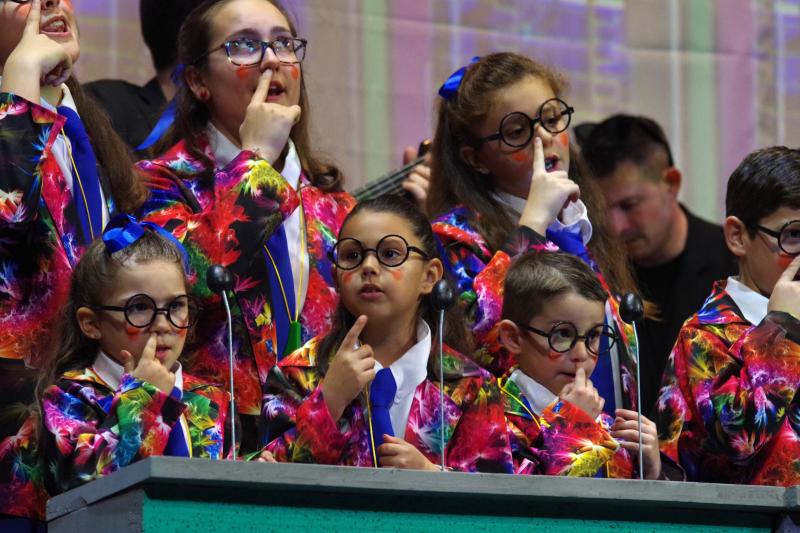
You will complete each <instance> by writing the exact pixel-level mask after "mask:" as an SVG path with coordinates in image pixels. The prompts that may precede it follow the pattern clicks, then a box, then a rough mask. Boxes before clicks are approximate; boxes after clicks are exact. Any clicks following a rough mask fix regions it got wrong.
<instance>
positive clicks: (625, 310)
mask: <svg viewBox="0 0 800 533" xmlns="http://www.w3.org/2000/svg"><path fill="white" fill-rule="evenodd" d="M619 316H620V318H622V320H624V321H625V322H627V323H628V324H630V325H631V326H633V342H634V344H635V345H636V419H637V421H638V423H639V479H644V462H643V458H644V452H643V450H642V384H641V381H642V380H641V371H640V367H641V361H640V360H639V335H638V333H637V332H636V323H637V322H641V321H642V320H644V305H643V304H642V299H641V298H639V296H637V295H636V294H633V293H631V292H629V293H628V294H626V295H624V296H623V297H622V300H621V301H620V304H619Z"/></svg>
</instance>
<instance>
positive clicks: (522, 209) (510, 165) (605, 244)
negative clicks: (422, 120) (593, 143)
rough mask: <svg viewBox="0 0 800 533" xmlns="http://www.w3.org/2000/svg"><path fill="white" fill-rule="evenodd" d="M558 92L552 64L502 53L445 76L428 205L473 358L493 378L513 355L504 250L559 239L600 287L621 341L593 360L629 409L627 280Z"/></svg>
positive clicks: (614, 401)
mask: <svg viewBox="0 0 800 533" xmlns="http://www.w3.org/2000/svg"><path fill="white" fill-rule="evenodd" d="M565 91H566V80H565V79H564V78H563V76H562V75H560V74H559V73H558V72H556V71H555V70H553V69H552V68H550V67H548V66H546V65H543V64H541V63H538V62H536V61H534V60H532V59H530V58H528V57H525V56H522V55H519V54H515V53H511V52H502V53H496V54H491V55H488V56H486V57H483V58H476V59H475V60H473V62H472V63H471V64H470V65H467V66H466V67H464V68H463V69H461V70H459V71H457V72H456V73H455V74H454V75H452V76H451V77H450V78H449V79H448V80H447V81H446V82H445V84H444V85H443V86H442V88H441V90H440V91H439V94H440V96H441V101H440V104H439V111H438V124H437V128H436V133H435V137H434V141H433V159H432V165H431V172H432V179H431V186H430V194H429V197H428V201H429V203H428V212H429V213H430V214H431V215H432V216H434V217H435V219H434V222H433V228H434V232H435V234H436V236H437V237H438V239H439V241H440V244H441V249H442V250H444V253H445V266H446V267H447V268H448V269H449V270H450V272H451V273H452V274H453V276H454V277H455V278H456V280H457V282H458V292H459V293H460V295H461V301H462V303H463V304H464V305H465V306H466V307H467V309H468V311H469V316H470V317H471V318H472V321H473V322H472V324H473V333H474V335H475V338H476V341H477V344H478V345H479V346H481V348H480V349H479V352H478V353H477V354H476V358H477V360H479V361H481V362H482V364H484V365H486V366H487V368H490V369H491V370H492V371H493V372H494V373H495V374H497V375H502V374H503V373H504V372H505V371H506V370H507V369H508V368H509V367H510V366H511V365H512V364H513V356H512V355H511V354H509V353H508V352H507V351H506V350H504V349H503V347H502V346H500V344H499V343H498V342H497V329H496V325H497V322H498V321H499V320H500V316H499V311H500V307H501V303H500V302H501V301H502V297H501V289H502V282H503V277H504V275H505V270H506V268H507V266H508V263H509V259H510V258H513V257H515V256H516V255H518V254H519V253H521V252H524V251H526V250H542V249H555V248H561V249H563V250H565V251H568V252H570V253H573V254H575V255H578V256H580V257H582V258H584V259H585V260H586V261H587V262H590V263H591V264H592V265H593V266H595V268H596V270H597V273H598V277H599V278H600V279H601V282H602V283H603V284H604V286H605V287H606V289H607V290H608V292H609V299H608V304H609V305H608V315H607V317H606V322H607V325H608V326H610V327H612V328H613V329H615V330H616V331H617V332H618V333H619V335H618V337H619V339H620V342H618V343H617V344H616V345H615V347H614V348H613V349H612V350H611V351H610V352H609V354H608V355H607V356H606V357H603V358H601V360H600V362H599V364H598V375H599V376H600V377H599V379H598V387H599V388H601V389H602V390H603V392H604V394H605V395H606V396H607V400H608V401H607V405H608V406H609V408H610V409H613V407H615V406H620V407H621V406H623V405H625V406H630V407H632V406H634V405H635V391H636V386H635V383H634V380H633V378H632V376H634V375H635V372H634V360H633V357H632V356H631V354H630V353H629V352H628V349H627V341H626V339H627V336H626V334H625V333H624V329H625V325H624V324H623V323H622V321H621V320H620V318H619V315H618V313H617V311H616V308H617V307H618V301H617V299H616V298H615V297H614V296H613V295H619V294H622V293H625V292H633V291H634V290H635V285H634V283H633V280H632V277H631V274H630V271H629V267H628V265H627V263H626V261H625V256H624V253H622V252H621V251H620V250H619V249H618V246H617V244H615V243H614V241H612V239H611V238H610V235H609V233H608V231H607V230H606V225H605V218H604V215H603V209H602V201H601V195H600V194H598V193H597V192H596V190H595V188H594V187H593V186H592V182H591V180H588V179H586V178H587V174H586V172H585V170H584V167H583V165H582V164H581V161H580V159H579V158H578V157H577V156H576V154H575V153H574V152H573V151H572V150H571V148H570V138H569V134H568V127H569V125H570V123H571V121H572V115H573V113H574V111H575V110H574V108H573V107H572V106H571V105H569V103H568V102H567V101H566V100H565V96H564V93H565ZM590 220H591V222H590ZM587 248H588V252H587ZM590 254H591V255H590Z"/></svg>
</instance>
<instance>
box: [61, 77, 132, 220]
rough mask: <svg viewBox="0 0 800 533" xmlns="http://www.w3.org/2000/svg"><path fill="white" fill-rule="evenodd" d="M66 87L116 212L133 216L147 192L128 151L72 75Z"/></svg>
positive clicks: (106, 116)
mask: <svg viewBox="0 0 800 533" xmlns="http://www.w3.org/2000/svg"><path fill="white" fill-rule="evenodd" d="M67 87H68V88H69V92H70V93H71V94H72V99H73V100H74V101H75V107H76V108H77V110H78V114H79V115H80V117H81V121H82V122H83V124H84V126H85V128H86V132H87V133H88V135H89V138H90V140H91V142H92V148H93V149H94V154H95V157H96V158H97V163H98V164H99V165H100V167H101V168H102V170H103V177H104V178H105V179H106V180H108V183H109V185H110V186H111V196H112V198H113V200H114V203H115V205H116V206H117V209H119V210H120V211H122V212H124V213H133V212H134V211H136V209H138V208H139V207H140V206H141V205H142V204H143V203H144V201H145V199H146V198H147V189H146V187H145V185H144V183H142V181H141V179H140V178H139V175H138V174H137V173H136V171H135V170H134V168H133V155H132V154H131V151H130V149H129V148H128V146H127V145H126V144H125V142H124V141H123V140H122V139H120V137H119V135H117V132H116V131H114V128H113V127H112V126H111V120H110V119H109V118H108V115H107V114H106V112H105V111H103V108H102V106H100V105H99V104H98V103H97V102H95V101H93V100H92V99H91V98H90V97H89V96H87V95H86V94H84V92H83V89H82V88H81V85H80V83H79V82H78V80H77V79H75V77H74V76H73V77H71V78H69V79H68V80H67Z"/></svg>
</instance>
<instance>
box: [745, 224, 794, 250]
mask: <svg viewBox="0 0 800 533" xmlns="http://www.w3.org/2000/svg"><path fill="white" fill-rule="evenodd" d="M751 228H752V229H756V230H758V231H760V232H762V233H765V234H767V235H769V236H770V237H775V238H776V239H778V247H779V248H780V249H781V251H782V252H783V253H785V254H786V255H800V220H790V221H789V222H787V223H785V224H784V225H783V226H781V229H779V230H777V231H775V230H774V229H770V228H766V227H764V226H762V225H760V224H753V225H751Z"/></svg>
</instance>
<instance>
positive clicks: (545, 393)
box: [508, 368, 558, 416]
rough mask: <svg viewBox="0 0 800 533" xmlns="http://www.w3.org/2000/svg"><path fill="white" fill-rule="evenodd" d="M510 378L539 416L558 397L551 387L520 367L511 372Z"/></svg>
mask: <svg viewBox="0 0 800 533" xmlns="http://www.w3.org/2000/svg"><path fill="white" fill-rule="evenodd" d="M508 380H509V381H513V382H514V383H516V385H517V387H519V390H521V391H522V394H524V395H525V398H526V399H527V400H528V403H529V404H530V406H531V408H532V409H533V412H534V413H535V414H537V415H539V416H541V415H542V413H543V412H544V410H545V409H547V406H549V405H550V404H551V403H553V402H554V401H556V400H557V399H558V396H556V395H555V394H553V393H552V392H550V389H548V388H547V387H545V386H544V385H542V384H541V383H539V382H538V381H536V380H535V379H533V378H532V377H530V376H528V375H527V374H526V373H525V372H523V371H522V370H520V369H519V368H517V369H516V370H514V371H513V372H512V373H511V375H510V376H509V377H508Z"/></svg>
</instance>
